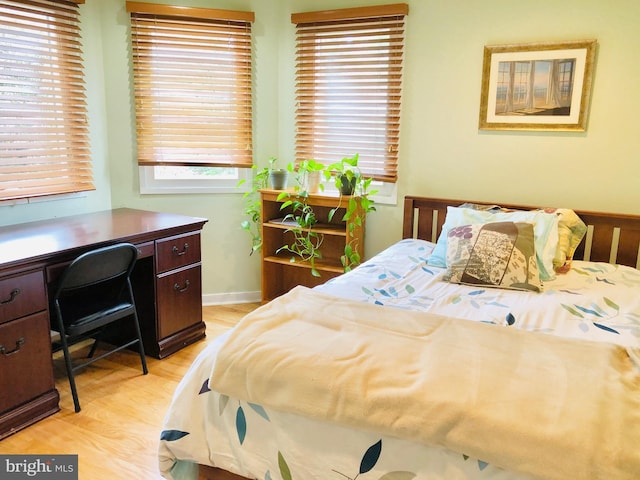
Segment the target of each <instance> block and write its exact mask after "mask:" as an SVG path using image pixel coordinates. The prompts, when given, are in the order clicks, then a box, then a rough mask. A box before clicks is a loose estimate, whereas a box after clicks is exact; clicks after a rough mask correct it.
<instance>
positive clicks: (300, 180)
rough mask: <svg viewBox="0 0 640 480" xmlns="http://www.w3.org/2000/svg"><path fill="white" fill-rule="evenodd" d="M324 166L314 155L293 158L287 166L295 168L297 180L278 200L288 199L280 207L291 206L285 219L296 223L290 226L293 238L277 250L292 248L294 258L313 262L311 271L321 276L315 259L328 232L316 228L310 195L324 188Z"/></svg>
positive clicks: (283, 208)
mask: <svg viewBox="0 0 640 480" xmlns="http://www.w3.org/2000/svg"><path fill="white" fill-rule="evenodd" d="M324 169H325V167H324V165H323V164H322V163H319V162H316V161H315V160H313V159H308V160H303V161H301V162H297V163H296V162H290V163H289V165H288V166H287V170H288V171H289V172H292V173H293V172H295V180H296V184H295V185H294V186H293V190H292V191H283V192H282V193H280V195H278V200H284V201H283V203H282V205H281V207H280V209H281V210H287V209H290V210H291V211H290V213H288V214H287V215H285V217H284V221H292V222H293V223H294V224H295V226H294V227H292V228H290V229H289V231H290V232H291V233H292V234H293V241H292V242H291V243H290V244H287V245H283V246H282V247H280V248H279V249H278V250H277V252H278V253H279V252H283V251H288V252H290V253H292V254H294V256H293V257H292V261H295V260H296V257H298V259H301V260H303V261H307V262H309V265H310V266H311V274H312V275H313V276H315V277H319V276H320V273H319V272H318V270H317V269H316V268H315V261H316V259H319V258H322V253H321V251H320V246H321V245H322V240H323V238H324V236H323V235H322V234H320V233H318V232H316V231H315V230H313V227H314V225H315V224H316V223H317V218H316V215H315V212H314V211H313V207H312V206H311V205H309V202H308V199H309V194H310V193H316V192H317V191H318V190H320V191H324V184H323V183H322V182H321V179H322V172H323V171H324Z"/></svg>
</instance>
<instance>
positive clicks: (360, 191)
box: [238, 154, 377, 277]
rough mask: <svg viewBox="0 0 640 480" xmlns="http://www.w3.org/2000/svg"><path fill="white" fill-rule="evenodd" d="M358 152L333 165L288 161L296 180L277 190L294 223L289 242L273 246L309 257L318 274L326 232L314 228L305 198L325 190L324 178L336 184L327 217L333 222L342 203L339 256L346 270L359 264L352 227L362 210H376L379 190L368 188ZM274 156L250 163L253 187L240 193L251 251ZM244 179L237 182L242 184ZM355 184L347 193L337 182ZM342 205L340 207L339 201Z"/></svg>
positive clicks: (258, 242) (258, 240)
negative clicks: (266, 162)
mask: <svg viewBox="0 0 640 480" xmlns="http://www.w3.org/2000/svg"><path fill="white" fill-rule="evenodd" d="M358 160H359V156H358V154H355V155H354V156H353V157H344V158H343V159H342V160H341V161H339V162H336V163H333V164H331V165H327V166H325V165H323V164H322V163H320V162H317V161H316V160H313V159H308V160H303V161H301V162H290V163H289V164H288V165H287V167H286V169H287V171H288V172H289V173H290V174H291V175H292V176H293V178H294V180H295V181H294V185H293V187H292V188H291V189H289V190H283V191H282V192H280V194H279V195H278V197H277V199H278V201H280V202H282V204H281V206H280V209H281V210H283V211H288V213H287V214H286V215H285V217H284V218H283V220H284V221H285V222H288V223H291V224H293V226H292V227H291V228H289V229H287V231H288V232H290V233H291V235H292V241H291V242H290V243H289V244H286V245H283V246H281V247H280V248H279V249H278V250H277V252H278V253H280V252H289V253H291V254H292V258H291V261H296V260H303V261H306V262H308V263H309V265H310V267H311V274H312V275H314V276H316V277H319V276H320V272H318V270H317V268H316V260H319V259H322V252H321V246H322V242H323V240H324V235H323V234H322V233H321V232H318V231H317V230H315V229H314V227H315V226H316V224H317V223H318V220H317V217H316V214H315V212H314V209H313V206H312V205H310V204H309V195H310V194H312V193H315V192H316V191H319V192H324V191H325V182H326V183H328V182H333V184H334V185H335V186H336V188H337V189H338V194H339V200H338V204H337V206H336V207H334V208H332V209H331V210H329V212H328V219H327V220H328V222H329V223H331V221H332V219H333V217H334V216H335V214H336V213H337V212H338V211H339V210H340V209H341V208H344V212H345V213H344V215H343V216H342V219H341V220H342V221H344V222H346V224H347V225H348V229H347V232H346V234H347V240H346V242H345V248H344V254H343V255H342V256H341V257H340V260H341V263H342V266H343V269H344V271H345V272H348V271H350V270H351V269H352V268H353V267H355V266H357V265H359V264H360V263H361V261H362V259H361V258H360V254H359V253H358V249H357V248H356V244H355V243H356V241H357V240H358V239H357V238H356V237H355V230H356V229H357V228H362V227H363V226H364V220H365V218H366V216H367V215H368V214H369V213H371V212H373V211H375V210H376V208H375V203H374V200H373V199H372V198H371V196H372V195H374V194H375V193H376V192H377V190H371V182H372V178H368V177H365V176H364V175H363V174H362V172H361V171H360V168H359V166H358ZM276 161H277V160H276V158H275V157H271V158H270V159H269V166H268V167H262V168H259V167H257V166H255V165H254V167H253V168H254V170H255V171H256V173H255V174H254V176H253V180H252V181H251V188H250V189H249V190H248V191H246V192H245V193H244V198H246V204H245V209H244V214H245V215H247V216H248V218H247V219H245V220H244V221H243V222H242V223H241V227H242V229H243V230H246V231H247V232H249V234H250V235H251V254H253V253H254V252H256V251H259V250H260V249H261V248H262V237H261V229H260V222H261V212H260V210H261V203H260V192H259V191H260V190H261V189H263V188H267V186H268V182H269V174H270V172H271V171H272V170H273V169H274V167H275V163H276ZM314 175H319V176H320V181H319V183H318V184H317V185H315V186H314V185H313V184H312V183H313V182H310V178H311V177H312V176H314ZM243 183H244V181H240V182H238V185H242V184H243ZM345 183H346V184H349V185H350V186H352V187H353V189H352V190H350V194H349V193H344V190H343V189H342V188H341V187H343V186H344V184H345ZM345 198H346V199H347V200H346V202H347V203H346V205H344V207H343V202H344V201H345Z"/></svg>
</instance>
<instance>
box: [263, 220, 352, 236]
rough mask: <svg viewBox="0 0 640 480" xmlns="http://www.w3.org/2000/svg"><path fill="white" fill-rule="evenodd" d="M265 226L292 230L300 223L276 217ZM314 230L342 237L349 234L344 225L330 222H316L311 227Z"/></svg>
mask: <svg viewBox="0 0 640 480" xmlns="http://www.w3.org/2000/svg"><path fill="white" fill-rule="evenodd" d="M263 226H265V227H267V228H281V229H283V230H292V229H295V228H299V227H298V224H297V223H296V222H294V221H286V222H285V221H282V219H278V218H274V219H273V220H269V221H268V222H266V223H264V224H263ZM311 231H312V232H318V233H322V234H325V235H338V236H342V237H346V236H347V232H346V230H345V228H344V225H340V226H339V227H338V226H337V225H332V224H330V223H316V224H315V225H314V226H313V228H312V229H311Z"/></svg>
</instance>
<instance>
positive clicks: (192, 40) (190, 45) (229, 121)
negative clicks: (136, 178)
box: [127, 2, 254, 193]
mask: <svg viewBox="0 0 640 480" xmlns="http://www.w3.org/2000/svg"><path fill="white" fill-rule="evenodd" d="M127 10H128V11H129V12H130V13H131V42H132V50H133V76H134V86H135V109H136V131H137V143H138V165H140V166H141V167H144V168H143V169H142V174H141V190H142V192H143V193H146V192H150V193H156V192H159V191H174V192H177V193H178V192H179V193H183V192H185V191H187V192H188V191H198V187H196V188H195V189H194V188H192V186H193V184H194V182H195V183H196V184H197V185H201V186H210V185H216V186H218V187H223V189H224V188H225V186H226V187H227V188H228V187H229V186H234V185H235V184H236V183H237V181H238V178H240V177H242V176H243V175H242V172H240V171H239V169H242V168H244V167H251V165H252V163H253V157H252V144H253V140H252V85H251V75H252V47H251V44H252V42H251V22H253V20H254V14H253V12H238V11H231V10H217V9H205V8H188V7H172V6H167V5H157V4H150V3H139V2H127Z"/></svg>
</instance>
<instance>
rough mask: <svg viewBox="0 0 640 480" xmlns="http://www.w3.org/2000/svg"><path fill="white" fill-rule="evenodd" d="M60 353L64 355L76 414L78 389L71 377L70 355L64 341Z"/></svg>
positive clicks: (73, 378) (78, 402) (72, 376)
mask: <svg viewBox="0 0 640 480" xmlns="http://www.w3.org/2000/svg"><path fill="white" fill-rule="evenodd" d="M62 351H63V353H64V364H65V367H66V369H67V377H68V378H69V386H70V387H71V396H72V397H73V406H74V408H75V411H76V413H78V412H79V411H80V400H79V399H78V389H77V388H76V379H75V377H74V375H73V364H72V363H71V354H70V353H69V347H68V346H67V342H66V340H64V339H63V340H62Z"/></svg>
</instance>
